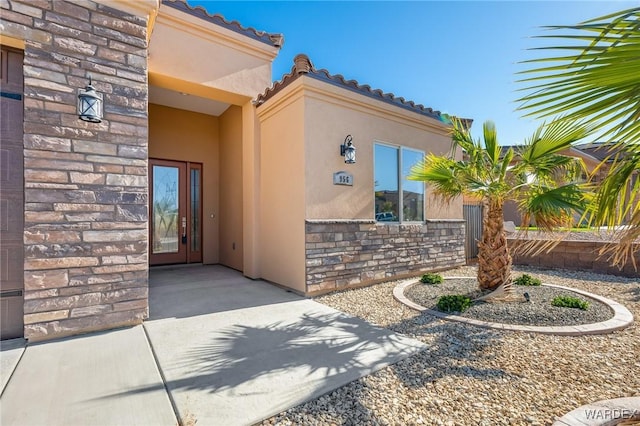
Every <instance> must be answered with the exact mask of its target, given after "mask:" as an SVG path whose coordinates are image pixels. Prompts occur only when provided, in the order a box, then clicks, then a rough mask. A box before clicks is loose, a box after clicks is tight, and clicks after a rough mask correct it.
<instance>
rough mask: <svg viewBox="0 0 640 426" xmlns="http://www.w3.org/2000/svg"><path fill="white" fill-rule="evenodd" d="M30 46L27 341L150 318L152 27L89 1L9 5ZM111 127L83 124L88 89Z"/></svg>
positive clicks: (14, 30) (15, 30) (9, 1)
mask: <svg viewBox="0 0 640 426" xmlns="http://www.w3.org/2000/svg"><path fill="white" fill-rule="evenodd" d="M0 5H1V6H2V21H3V22H2V25H3V27H2V31H3V33H4V34H6V35H8V36H10V37H13V38H17V39H22V40H25V59H24V75H25V80H24V83H25V89H24V90H25V93H24V95H25V97H24V106H25V115H24V120H25V123H24V134H25V136H24V154H25V172H24V173H25V176H24V177H25V232H24V241H25V272H24V278H25V303H24V322H25V337H26V338H30V339H33V340H40V339H43V338H50V337H53V336H60V335H68V334H75V333H79V332H85V331H90V330H97V329H104V328H111V327H115V326H120V325H126V324H133V323H139V322H141V321H142V320H143V319H144V318H146V317H147V315H148V302H147V292H148V272H147V269H148V268H147V239H148V237H147V235H148V231H147V218H148V200H147V146H148V137H147V102H148V99H147V22H146V19H142V18H139V17H135V16H132V15H129V14H126V13H123V12H120V11H118V10H116V9H113V8H110V7H105V6H103V5H99V4H96V3H93V2H91V1H83V2H77V1H76V2H67V1H63V0H54V1H43V0H39V1H35V0H25V1H16V0H3V1H1V2H0ZM89 75H91V77H92V78H93V85H94V87H95V88H96V90H97V91H98V92H101V93H103V94H104V120H103V121H102V123H98V124H96V123H87V122H84V121H81V120H79V119H78V116H77V114H76V105H77V95H78V89H79V88H84V87H85V86H86V85H87V83H88V80H89V79H88V77H89Z"/></svg>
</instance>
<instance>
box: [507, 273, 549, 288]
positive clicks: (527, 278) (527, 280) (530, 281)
mask: <svg viewBox="0 0 640 426" xmlns="http://www.w3.org/2000/svg"><path fill="white" fill-rule="evenodd" d="M513 283H514V284H515V285H526V286H538V285H542V281H540V280H539V279H538V278H533V277H532V276H531V275H528V274H522V275H520V276H519V277H518V278H516V279H515V280H513Z"/></svg>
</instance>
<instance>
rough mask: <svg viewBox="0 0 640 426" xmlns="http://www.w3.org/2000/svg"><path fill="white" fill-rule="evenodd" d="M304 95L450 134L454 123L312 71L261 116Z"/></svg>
mask: <svg viewBox="0 0 640 426" xmlns="http://www.w3.org/2000/svg"><path fill="white" fill-rule="evenodd" d="M301 97H308V98H311V99H317V100H321V101H323V102H327V103H330V104H335V105H339V106H342V107H346V108H349V109H352V110H355V111H359V112H362V113H365V114H370V115H373V116H376V117H377V118H381V119H386V120H392V121H395V122H397V123H400V124H403V125H408V126H411V127H415V128H418V129H421V130H428V131H431V132H433V133H436V134H440V135H445V136H448V135H450V126H449V125H446V124H444V123H442V122H441V121H439V120H437V119H435V118H431V117H428V116H426V115H422V114H418V113H416V112H414V111H411V110H408V109H405V108H402V107H401V106H398V105H393V104H389V103H387V102H384V101H383V100H378V99H375V98H372V97H369V96H366V95H364V94H362V93H359V92H357V91H352V90H349V89H348V88H345V87H342V86H339V85H336V84H331V83H329V82H326V81H323V80H319V79H316V78H313V77H312V76H311V75H309V74H303V75H300V76H299V77H298V78H296V79H295V80H294V81H292V82H291V83H289V84H288V85H287V86H286V87H284V88H283V89H281V90H280V91H279V92H278V93H276V94H275V95H274V96H273V97H271V98H269V99H267V100H266V101H265V102H264V103H263V104H261V105H259V106H258V108H257V114H258V117H259V119H260V120H261V121H264V120H266V119H267V118H268V117H270V116H271V115H273V114H275V113H276V112H277V111H279V110H281V109H282V108H284V107H286V106H287V105H289V104H291V103H292V102H294V101H296V100H297V99H299V98H301Z"/></svg>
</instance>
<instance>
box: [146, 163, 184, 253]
mask: <svg viewBox="0 0 640 426" xmlns="http://www.w3.org/2000/svg"><path fill="white" fill-rule="evenodd" d="M178 196H179V194H178V168H176V167H165V166H155V165H154V166H153V248H152V250H153V253H154V254H157V253H177V252H178V199H179V198H178Z"/></svg>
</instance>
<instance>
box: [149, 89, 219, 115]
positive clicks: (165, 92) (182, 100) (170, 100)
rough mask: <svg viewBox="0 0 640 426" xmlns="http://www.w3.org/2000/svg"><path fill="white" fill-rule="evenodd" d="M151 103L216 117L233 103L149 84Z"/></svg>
mask: <svg viewBox="0 0 640 426" xmlns="http://www.w3.org/2000/svg"><path fill="white" fill-rule="evenodd" d="M149 103H152V104H157V105H164V106H168V107H172V108H178V109H184V110H187V111H193V112H199V113H201V114H208V115H214V116H216V117H217V116H219V115H221V114H222V113H223V112H225V111H226V110H227V108H229V106H230V105H231V104H229V103H226V102H220V101H216V100H213V99H207V98H202V97H200V96H196V95H191V94H187V93H184V92H176V91H174V90H170V89H165V88H162V87H157V86H149Z"/></svg>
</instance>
